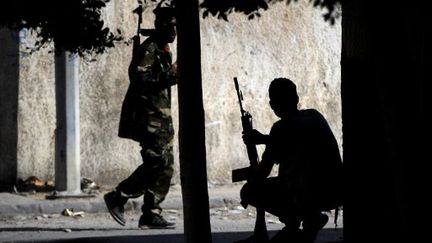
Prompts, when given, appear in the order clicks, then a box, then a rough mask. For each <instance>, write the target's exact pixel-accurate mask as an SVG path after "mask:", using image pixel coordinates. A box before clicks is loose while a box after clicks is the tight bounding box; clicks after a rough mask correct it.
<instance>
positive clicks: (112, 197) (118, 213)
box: [104, 191, 126, 226]
mask: <svg viewBox="0 0 432 243" xmlns="http://www.w3.org/2000/svg"><path fill="white" fill-rule="evenodd" d="M104 201H105V204H106V206H107V208H108V211H109V213H110V214H111V216H112V217H113V218H114V220H115V221H117V223H119V224H120V225H122V226H125V224H126V220H125V218H124V206H123V205H124V200H122V198H120V196H119V195H118V194H117V193H116V192H115V191H112V192H109V193H107V194H105V195H104Z"/></svg>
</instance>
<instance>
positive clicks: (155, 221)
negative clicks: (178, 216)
mask: <svg viewBox="0 0 432 243" xmlns="http://www.w3.org/2000/svg"><path fill="white" fill-rule="evenodd" d="M138 227H139V228H141V229H146V228H150V229H174V228H175V223H174V222H169V221H167V220H166V219H164V217H162V215H159V214H152V213H149V214H143V215H141V217H140V219H139V222H138Z"/></svg>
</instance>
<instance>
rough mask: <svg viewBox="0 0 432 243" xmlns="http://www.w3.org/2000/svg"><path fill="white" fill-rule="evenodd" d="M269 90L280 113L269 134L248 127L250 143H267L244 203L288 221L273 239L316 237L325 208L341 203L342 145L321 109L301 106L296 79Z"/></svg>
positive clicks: (279, 81) (246, 188) (281, 81)
mask: <svg viewBox="0 0 432 243" xmlns="http://www.w3.org/2000/svg"><path fill="white" fill-rule="evenodd" d="M269 96H270V106H271V108H272V109H273V111H274V113H275V114H276V115H277V116H278V117H280V118H281V119H280V120H279V121H277V122H276V123H274V124H273V126H272V128H271V131H270V134H269V135H264V134H262V133H260V132H258V131H257V130H251V131H249V132H244V135H243V139H244V142H245V143H246V144H265V145H266V148H265V151H264V153H263V155H262V160H261V162H260V163H259V164H258V166H257V168H256V169H252V170H251V174H250V178H249V179H248V182H247V183H246V184H245V185H244V186H243V188H242V190H241V193H240V194H241V195H240V196H241V200H242V205H243V206H245V207H246V206H247V205H248V204H250V205H252V206H255V207H257V208H262V209H264V210H265V211H267V212H269V213H271V214H274V215H276V216H278V217H279V219H280V221H281V222H282V223H284V224H285V227H284V228H283V229H282V230H281V231H280V232H278V233H277V234H276V235H275V236H274V237H273V238H271V239H270V242H302V243H306V242H309V243H312V242H313V241H314V240H315V238H316V236H317V234H318V232H319V231H320V230H321V229H322V228H323V227H324V226H325V225H326V223H327V221H328V216H327V214H326V212H325V211H330V210H332V209H336V208H338V207H340V206H341V205H342V198H341V195H340V192H339V191H337V190H335V185H336V183H337V182H338V180H339V176H341V172H342V171H341V170H342V161H341V156H340V152H339V147H338V144H337V141H336V139H335V137H334V135H333V132H332V131H331V129H330V127H329V125H328V123H327V121H326V119H325V118H324V117H323V116H322V115H321V114H320V112H318V111H317V110H315V109H305V110H299V109H297V104H298V101H299V97H298V95H297V90H296V85H295V84H294V83H293V82H292V81H291V80H289V79H286V78H277V79H275V80H273V81H272V83H271V84H270V88H269ZM274 164H278V165H279V168H278V169H279V170H278V176H276V177H268V176H269V175H270V173H271V170H272V168H273V165H274Z"/></svg>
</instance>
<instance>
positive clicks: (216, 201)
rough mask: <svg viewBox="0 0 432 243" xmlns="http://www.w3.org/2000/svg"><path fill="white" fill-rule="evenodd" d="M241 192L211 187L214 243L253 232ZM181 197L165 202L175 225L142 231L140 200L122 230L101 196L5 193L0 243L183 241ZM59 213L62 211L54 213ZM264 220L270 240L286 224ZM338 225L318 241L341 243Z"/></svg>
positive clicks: (175, 189) (176, 193) (177, 194)
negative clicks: (70, 213)
mask: <svg viewBox="0 0 432 243" xmlns="http://www.w3.org/2000/svg"><path fill="white" fill-rule="evenodd" d="M238 189H239V187H238V186H234V187H228V188H227V187H222V188H211V189H209V195H210V202H211V203H210V207H211V209H210V217H211V229H212V235H213V243H227V242H233V241H236V240H240V239H243V238H246V237H247V236H249V235H250V234H251V231H252V230H253V228H254V223H255V209H254V208H253V207H248V208H247V209H243V208H242V207H241V206H239V203H238V197H237V196H238ZM180 194H181V193H180V189H179V188H178V187H173V189H172V191H171V193H170V194H169V195H170V196H169V198H167V202H166V203H165V205H166V207H165V209H164V216H165V217H166V218H167V219H169V220H172V221H176V223H177V227H176V228H175V229H170V230H154V229H152V230H150V229H147V230H141V229H138V227H137V225H138V219H139V216H140V212H139V207H140V201H139V199H138V200H136V201H133V202H132V203H131V205H130V210H128V211H127V213H126V216H127V220H128V221H127V224H126V226H124V227H122V226H120V225H119V224H117V223H116V222H115V221H114V220H113V219H112V218H111V216H110V215H109V213H107V212H106V209H105V208H104V205H103V204H102V201H101V195H102V193H101V194H99V195H98V196H97V197H96V198H93V199H66V200H64V199H62V200H46V199H43V198H40V199H37V198H36V197H37V196H36V195H32V196H30V197H24V198H21V197H17V196H16V195H6V194H2V195H0V196H1V198H0V203H2V204H3V205H0V209H2V208H3V212H2V211H1V210H0V213H1V214H0V242H48V241H50V242H53V241H56V242H59V241H61V242H66V241H67V242H78V241H79V242H151V243H158V242H161V243H162V242H164V243H177V242H179V243H181V242H184V240H183V212H182V207H181V200H179V198H180V199H181V195H180ZM7 198H9V201H7V200H8V199H7ZM35 198H36V199H35ZM19 200H22V201H21V202H19ZM89 202H90V203H89ZM38 203H39V204H38ZM10 204H16V205H18V206H16V207H14V208H18V209H21V210H23V211H26V212H27V213H25V214H17V213H14V214H10V215H5V212H4V211H5V209H7V208H8V207H7V206H10ZM89 204H91V205H93V207H90V206H89ZM61 206H63V207H68V208H69V209H71V210H72V211H73V212H74V213H75V214H76V216H65V215H63V214H62V212H61V210H59V208H60V207H61ZM50 209H54V210H50ZM31 210H33V211H31ZM56 210H57V211H58V212H55V213H53V212H51V211H56ZM9 211H10V210H9ZM330 216H332V215H331V214H330ZM266 220H267V228H268V230H269V235H270V236H271V235H273V234H274V233H275V232H276V231H277V230H280V229H281V228H282V227H283V224H281V223H280V222H279V220H278V219H277V218H276V217H274V216H272V215H270V214H267V215H266ZM339 222H340V223H339V227H338V228H337V229H336V230H335V228H334V224H333V217H331V219H330V221H329V222H328V224H327V226H326V228H325V229H324V230H323V231H322V232H321V234H320V235H319V239H318V240H317V242H340V241H341V237H342V227H343V225H342V217H340V218H339Z"/></svg>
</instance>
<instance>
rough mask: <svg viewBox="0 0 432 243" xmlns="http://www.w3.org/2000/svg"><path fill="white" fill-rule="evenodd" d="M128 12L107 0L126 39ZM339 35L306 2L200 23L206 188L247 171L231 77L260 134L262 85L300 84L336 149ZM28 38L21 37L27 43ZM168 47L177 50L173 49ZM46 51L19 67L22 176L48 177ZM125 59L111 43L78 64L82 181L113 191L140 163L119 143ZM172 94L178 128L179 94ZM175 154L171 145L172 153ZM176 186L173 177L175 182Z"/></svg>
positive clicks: (148, 18)
mask: <svg viewBox="0 0 432 243" xmlns="http://www.w3.org/2000/svg"><path fill="white" fill-rule="evenodd" d="M135 4H136V1H132V0H129V1H120V0H113V1H111V3H109V5H108V7H107V9H106V19H107V22H108V23H109V25H110V26H111V27H114V28H120V29H121V30H122V32H123V33H125V35H126V36H127V37H131V36H132V35H133V34H134V32H135V29H136V19H135V16H134V15H133V14H132V12H131V11H132V10H133V9H134V8H135V7H136V6H135ZM152 18H153V16H152V13H151V10H150V9H148V10H147V11H146V12H145V13H144V19H145V20H144V23H143V25H142V27H152V20H153V19H152ZM340 31H341V28H340V23H339V22H338V23H336V25H334V26H330V25H329V24H328V23H326V22H324V20H323V18H322V16H321V13H320V12H319V11H318V10H317V9H313V8H312V6H310V5H309V4H305V3H299V4H291V5H289V6H288V7H285V5H284V4H279V5H277V6H273V7H272V8H271V10H269V11H266V12H263V13H262V17H261V18H259V19H255V20H251V21H248V20H247V18H246V17H245V16H242V15H237V14H233V15H231V16H230V17H229V22H225V21H222V20H217V19H215V18H207V19H203V20H202V25H201V39H202V42H201V45H202V46H201V48H202V72H203V92H204V94H203V97H204V107H205V112H206V129H207V130H206V139H207V145H206V146H207V160H208V176H209V181H210V182H211V183H229V182H230V181H231V170H232V169H233V168H238V167H243V166H247V165H248V160H247V156H246V150H245V147H244V145H243V143H242V140H241V123H240V111H239V107H238V103H237V97H236V93H235V89H234V84H233V77H238V79H239V82H240V87H241V89H242V90H243V94H244V97H245V101H244V102H245V103H244V105H245V109H247V110H248V111H250V112H251V113H252V115H253V117H254V125H255V127H256V128H257V129H259V130H261V131H263V132H268V131H269V129H270V126H271V124H272V123H273V122H274V121H275V120H276V117H275V116H274V115H273V114H272V112H271V109H270V108H269V106H268V98H267V87H268V85H269V82H270V81H271V80H272V79H273V78H276V77H289V78H291V79H293V80H294V81H295V82H296V83H297V85H298V91H299V94H300V97H301V98H300V102H301V107H304V108H306V107H315V108H317V109H318V110H320V111H322V112H323V114H324V115H325V116H326V117H327V118H328V119H329V122H330V125H331V127H332V128H333V129H334V131H335V133H336V135H337V138H338V139H339V141H341V119H340V117H341V109H340V63H339V62H340V45H341V41H340V40H341V39H340ZM31 39H32V38H31V36H28V37H26V38H25V40H26V41H27V43H30V42H31V41H30V40H31ZM173 47H174V48H173V49H174V52H175V49H176V48H175V43H174V45H173ZM22 48H24V46H23V47H22ZM22 50H24V49H22ZM48 51H49V50H48V49H45V50H42V51H40V52H38V53H34V54H33V55H31V56H28V55H27V56H26V55H22V57H21V60H20V61H21V63H22V68H21V70H20V87H19V115H18V119H19V120H18V126H19V137H18V144H19V146H18V147H19V148H18V150H19V151H18V176H19V177H21V178H26V177H28V176H30V175H36V176H38V177H41V178H43V179H52V178H54V129H55V104H54V100H55V99H54V63H53V56H52V54H51V53H48ZM130 57H131V45H129V46H128V45H118V46H117V47H116V48H114V49H111V50H109V51H108V52H107V53H106V54H103V55H100V56H96V57H95V60H93V61H90V59H91V58H89V60H87V61H86V60H81V66H80V109H81V111H80V115H81V118H80V121H81V167H82V169H81V174H82V176H84V177H89V178H92V179H93V180H95V181H96V182H97V183H99V184H101V185H108V186H110V185H115V184H117V183H118V182H119V181H120V180H122V179H123V178H125V177H126V176H128V175H129V174H130V173H131V171H132V170H134V169H135V168H136V166H137V165H138V164H140V163H141V158H140V154H139V150H140V147H139V146H138V144H136V143H134V142H133V141H128V140H124V139H120V138H118V137H117V126H118V121H119V115H120V109H121V103H122V100H123V97H124V94H125V92H126V89H127V86H128V79H127V73H126V70H127V66H128V64H129V60H130ZM173 94H174V97H173V115H174V120H175V128H176V130H177V113H178V110H177V99H176V98H177V97H176V94H177V90H176V88H174V89H173ZM177 149H178V146H177V145H176V147H175V151H176V153H178V150H177ZM262 149H263V148H261V147H259V150H260V151H262ZM175 157H176V166H177V167H176V168H177V172H178V156H177V155H176V156H175ZM178 181H179V176H178V173H176V176H175V178H174V182H178Z"/></svg>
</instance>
